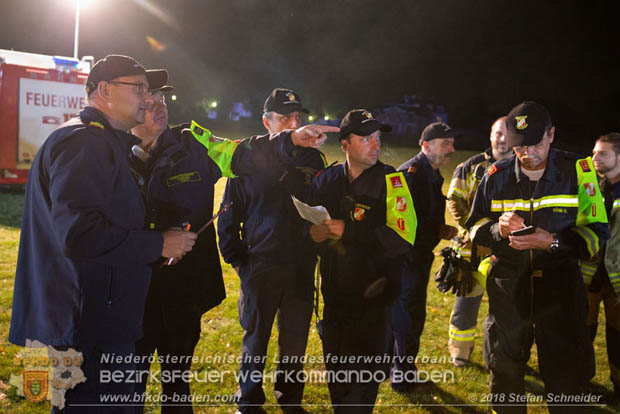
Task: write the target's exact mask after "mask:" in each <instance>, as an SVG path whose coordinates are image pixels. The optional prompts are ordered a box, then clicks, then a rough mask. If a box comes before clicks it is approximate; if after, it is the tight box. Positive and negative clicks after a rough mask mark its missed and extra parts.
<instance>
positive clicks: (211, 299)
mask: <svg viewBox="0 0 620 414" xmlns="http://www.w3.org/2000/svg"><path fill="white" fill-rule="evenodd" d="M170 89H172V87H170V86H166V87H163V88H160V89H158V90H154V91H152V92H151V93H152V96H153V100H154V102H155V103H154V105H153V107H152V108H151V109H150V110H149V111H147V114H146V121H145V123H144V124H141V125H138V126H136V127H135V128H134V129H133V130H132V133H133V134H134V135H136V136H137V137H138V138H140V139H141V140H142V142H141V143H140V145H139V146H138V145H135V146H134V147H133V148H132V152H133V156H132V158H131V160H130V164H131V166H132V169H133V170H134V171H136V172H137V180H138V183H139V184H141V186H140V187H141V189H142V190H143V192H144V197H145V200H146V205H147V207H148V211H147V223H148V225H149V227H153V228H154V229H156V230H159V229H160V228H168V227H183V226H186V225H187V224H189V226H190V228H191V229H194V230H198V229H200V228H201V227H202V226H203V225H204V224H205V223H207V222H208V221H209V220H210V219H211V216H212V209H213V185H214V183H215V182H216V181H217V180H218V179H219V178H220V176H221V171H220V167H219V166H218V165H217V164H216V163H215V162H214V161H213V160H211V159H210V158H208V156H205V154H204V152H205V150H206V149H205V148H204V147H203V146H202V145H201V144H200V142H198V141H197V140H196V139H195V138H194V137H193V135H192V134H191V132H190V131H189V129H186V133H185V134H183V133H182V131H183V129H184V128H188V127H189V124H188V125H181V126H179V127H177V128H172V129H171V128H168V108H167V106H166V102H165V96H164V91H166V90H170ZM225 297H226V292H225V288H224V280H223V278H222V269H221V267H220V260H219V253H218V251H217V243H216V241H215V230H214V226H213V225H210V226H209V227H207V228H206V229H205V231H203V232H202V233H201V234H200V237H199V238H198V239H197V240H196V244H195V245H194V248H193V249H192V251H191V252H190V253H189V254H187V255H186V256H185V257H184V258H183V260H181V261H180V262H179V263H178V264H174V265H171V266H160V264H159V263H157V264H155V265H154V266H153V277H152V280H151V285H150V286H149V291H148V295H147V300H146V307H145V310H144V323H143V326H144V336H143V337H142V339H140V340H139V341H138V342H137V343H136V354H137V355H139V356H140V357H141V358H142V359H141V360H140V363H139V364H138V370H140V371H145V372H146V371H148V369H149V366H150V363H149V359H148V357H150V356H152V355H153V353H154V352H155V350H157V354H158V357H159V358H160V359H161V369H162V378H166V375H165V374H164V371H166V372H170V373H171V374H173V373H174V372H175V371H177V372H183V371H187V370H189V369H190V367H191V359H192V356H193V354H194V348H195V347H196V344H197V343H198V339H199V338H200V318H201V316H202V314H203V313H204V312H206V311H208V310H209V309H211V308H213V307H215V306H217V305H218V304H220V303H221V302H222V300H224V298H225ZM169 378H172V379H171V380H170V381H168V380H163V379H162V393H163V395H164V396H163V397H162V408H161V410H162V413H191V412H192V411H193V410H192V406H191V403H190V404H188V401H191V400H190V399H188V396H189V395H190V388H189V383H188V382H186V381H184V380H183V379H182V378H180V377H179V376H174V375H171V376H170V377H169ZM140 379H141V382H140V384H139V385H138V386H137V387H136V388H137V389H136V392H137V393H138V394H142V393H143V392H144V391H145V387H146V380H147V379H148V376H141V378H140ZM175 403H176V405H173V404H175ZM136 411H137V412H142V411H143V407H142V406H140V405H138V406H137V407H136Z"/></svg>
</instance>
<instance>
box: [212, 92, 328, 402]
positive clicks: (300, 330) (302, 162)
mask: <svg viewBox="0 0 620 414" xmlns="http://www.w3.org/2000/svg"><path fill="white" fill-rule="evenodd" d="M264 111H265V112H264V114H263V125H264V127H265V129H267V131H268V132H269V133H270V134H272V136H273V134H276V133H286V132H285V131H287V130H291V129H296V128H299V127H301V124H302V113H307V112H308V110H307V109H305V108H304V107H303V106H302V104H301V100H300V98H299V95H297V93H295V92H293V91H292V90H290V89H281V88H277V89H274V90H273V91H272V92H271V94H270V95H269V97H267V99H266V101H265V105H264ZM303 128H311V129H317V130H318V129H326V130H333V131H338V128H334V127H329V126H319V125H307V126H305V127H303ZM303 128H302V129H303ZM283 131H284V132H283ZM270 139H271V138H270ZM291 154H292V155H291V157H290V160H288V161H287V162H285V163H282V164H281V163H270V162H266V163H260V164H261V166H260V167H259V171H258V173H257V174H255V175H253V176H249V177H240V178H235V179H232V180H229V181H228V184H227V186H226V191H225V194H224V199H223V201H222V206H225V205H227V204H229V203H231V202H232V206H231V207H230V208H229V209H228V210H227V211H226V212H224V213H223V214H222V215H221V216H220V218H219V221H218V236H219V246H220V252H221V254H222V257H223V258H224V261H225V262H227V263H230V264H231V265H232V266H233V268H234V269H235V271H236V272H237V274H238V275H239V278H240V279H241V295H240V297H239V322H240V324H241V326H242V327H243V329H244V330H245V334H244V336H243V347H242V354H241V358H242V362H241V365H240V367H239V371H240V375H239V391H238V393H237V397H238V399H237V404H238V405H239V412H241V413H244V414H245V413H257V412H263V411H262V407H261V405H262V404H263V403H264V402H265V393H264V391H263V387H262V386H263V381H262V372H263V370H264V367H265V359H266V356H267V346H268V342H269V337H270V335H271V331H272V327H273V321H274V319H275V318H276V315H277V319H278V325H277V327H278V355H279V358H280V360H281V361H283V362H280V363H279V364H278V368H277V371H278V373H279V374H278V375H277V376H276V378H275V381H274V393H275V395H276V399H277V401H278V403H279V404H280V405H281V406H282V409H283V410H284V411H285V412H290V413H295V412H303V409H302V408H301V402H302V397H303V389H304V382H303V381H299V380H298V378H302V376H300V375H298V374H301V372H300V371H301V370H302V369H303V364H302V363H301V362H300V361H301V360H302V357H303V355H305V351H306V344H307V341H308V331H309V327H310V319H311V317H312V297H313V296H312V295H313V282H314V278H313V276H314V268H315V263H316V254H314V251H313V249H312V244H311V242H310V240H309V239H308V238H306V239H304V237H303V231H302V230H303V227H304V222H303V220H302V219H301V218H300V217H299V214H298V213H297V211H296V210H295V208H294V206H293V203H292V201H291V195H295V196H297V198H302V197H303V194H305V193H308V192H309V191H311V187H312V177H313V176H314V175H315V174H316V173H317V172H318V171H319V170H322V169H323V168H325V159H324V157H323V155H322V154H321V152H320V151H318V150H316V149H314V148H299V149H295V150H294V151H292V152H291ZM241 229H243V230H242V231H241ZM287 360H289V361H294V362H291V363H288V362H286V361H287ZM256 373H261V376H260V377H257V376H256ZM291 379H292V380H291Z"/></svg>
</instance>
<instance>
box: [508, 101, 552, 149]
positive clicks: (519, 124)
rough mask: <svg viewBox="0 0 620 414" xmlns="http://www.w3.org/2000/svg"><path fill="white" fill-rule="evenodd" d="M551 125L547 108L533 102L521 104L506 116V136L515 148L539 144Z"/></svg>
mask: <svg viewBox="0 0 620 414" xmlns="http://www.w3.org/2000/svg"><path fill="white" fill-rule="evenodd" d="M551 125H552V124H551V116H550V115H549V111H547V108H545V107H544V106H542V105H541V104H539V103H536V102H533V101H525V102H522V103H520V104H519V105H517V106H515V107H514V108H512V109H511V110H510V112H508V115H506V135H507V136H508V138H509V139H510V140H511V141H512V142H513V143H514V146H530V145H536V144H538V143H539V142H540V141H541V140H542V138H543V136H544V135H545V132H546V131H547V130H548V129H549V128H551Z"/></svg>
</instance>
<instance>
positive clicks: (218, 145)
mask: <svg viewBox="0 0 620 414" xmlns="http://www.w3.org/2000/svg"><path fill="white" fill-rule="evenodd" d="M190 132H191V133H192V135H193V136H194V138H196V140H197V141H198V142H200V143H201V144H202V145H203V146H204V147H205V148H206V149H207V151H208V154H209V158H211V159H212V160H213V162H214V163H215V164H216V165H217V166H218V167H219V168H220V171H221V172H222V176H223V177H229V178H235V177H236V175H235V174H233V172H232V168H231V164H232V159H233V154H234V153H235V150H236V149H237V147H238V146H239V141H232V140H229V139H225V138H217V137H214V136H212V135H211V131H209V130H208V129H206V128H203V127H201V126H200V125H198V123H197V122H196V121H192V124H191V126H190Z"/></svg>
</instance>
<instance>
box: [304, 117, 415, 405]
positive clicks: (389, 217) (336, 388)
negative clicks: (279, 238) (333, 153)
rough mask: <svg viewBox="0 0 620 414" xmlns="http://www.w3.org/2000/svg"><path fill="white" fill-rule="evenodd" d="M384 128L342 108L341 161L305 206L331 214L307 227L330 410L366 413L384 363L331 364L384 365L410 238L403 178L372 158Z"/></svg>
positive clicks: (321, 178) (411, 219) (411, 214)
mask: <svg viewBox="0 0 620 414" xmlns="http://www.w3.org/2000/svg"><path fill="white" fill-rule="evenodd" d="M390 130H391V127H390V126H388V125H385V124H382V123H381V122H379V121H377V120H376V119H374V117H373V115H372V114H371V113H370V112H369V111H366V110H364V109H355V110H352V111H350V112H349V113H348V114H347V115H346V116H345V117H344V119H343V120H342V123H341V125H340V145H341V148H342V150H343V151H344V153H345V154H346V158H347V159H346V161H345V162H344V163H343V164H339V165H335V166H333V167H329V168H327V169H325V170H324V171H322V172H321V174H319V175H318V176H317V177H315V179H314V182H313V195H312V198H313V199H312V204H314V205H321V206H325V208H326V209H327V211H328V213H329V216H330V217H332V218H331V219H327V220H325V221H324V222H323V223H322V224H319V225H317V224H313V225H312V226H311V227H310V230H309V232H310V235H311V237H312V239H313V240H314V241H315V242H316V243H320V245H319V255H320V258H321V260H320V268H321V277H322V283H321V288H322V293H323V297H324V302H325V307H324V314H323V321H322V322H321V327H320V330H319V333H320V335H321V339H322V340H323V353H324V354H325V355H332V356H336V358H334V359H330V360H328V361H326V368H327V370H328V371H331V372H330V373H329V375H328V386H329V392H330V397H331V401H332V404H333V406H334V410H335V412H336V413H344V412H356V413H371V412H372V410H373V405H374V403H375V400H376V397H377V392H378V388H379V383H380V382H381V375H383V378H384V379H386V378H387V377H388V372H389V363H388V362H385V363H359V362H357V363H349V364H344V363H335V362H334V361H335V360H338V361H341V360H342V359H341V357H356V358H353V359H355V360H357V361H360V360H365V361H367V360H368V359H365V358H363V357H379V358H370V359H371V360H372V361H377V359H379V360H381V361H384V360H385V356H386V355H389V353H390V338H391V331H390V315H391V311H390V310H391V306H392V303H393V301H394V299H395V298H396V296H397V294H398V291H399V281H400V276H401V264H402V258H404V254H405V253H406V252H407V251H408V250H409V249H410V248H411V246H412V244H413V242H414V240H415V233H416V228H417V220H416V215H415V209H414V206H413V199H412V197H411V192H410V190H409V185H408V184H407V178H406V175H407V173H402V172H396V171H395V170H394V168H393V167H391V166H389V165H385V164H383V163H382V162H381V161H379V155H380V153H381V132H389V131H390ZM358 357H362V358H358ZM347 360H349V361H350V360H351V359H349V358H347ZM388 360H389V358H388ZM343 371H346V372H349V373H351V374H352V375H351V376H350V378H351V379H352V380H351V381H330V380H329V379H330V378H339V375H341V374H340V373H341V372H343ZM366 371H370V372H373V380H372V381H369V382H363V381H359V380H358V381H355V380H353V379H354V378H356V377H357V378H358V379H359V375H356V374H359V373H362V372H366ZM333 374H336V376H334V375H333Z"/></svg>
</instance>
